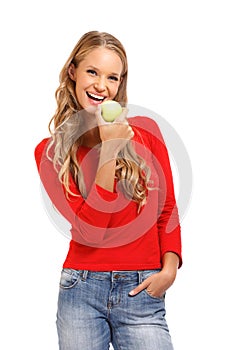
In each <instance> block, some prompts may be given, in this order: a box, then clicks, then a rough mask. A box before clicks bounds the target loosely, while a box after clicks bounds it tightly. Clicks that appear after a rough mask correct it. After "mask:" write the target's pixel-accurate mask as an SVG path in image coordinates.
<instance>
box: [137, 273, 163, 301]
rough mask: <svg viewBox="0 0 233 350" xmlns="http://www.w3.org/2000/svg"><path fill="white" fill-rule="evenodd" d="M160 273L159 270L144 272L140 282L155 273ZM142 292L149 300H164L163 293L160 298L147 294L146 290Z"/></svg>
mask: <svg viewBox="0 0 233 350" xmlns="http://www.w3.org/2000/svg"><path fill="white" fill-rule="evenodd" d="M160 271H161V269H156V270H147V271H144V272H143V277H142V280H143V281H145V279H147V278H148V277H150V276H151V275H153V274H155V273H158V272H160ZM143 292H144V293H145V294H146V295H147V296H149V297H150V298H152V299H155V300H158V301H162V300H164V298H165V293H164V294H163V295H161V296H155V295H152V294H150V293H149V292H148V290H147V289H144V290H143Z"/></svg>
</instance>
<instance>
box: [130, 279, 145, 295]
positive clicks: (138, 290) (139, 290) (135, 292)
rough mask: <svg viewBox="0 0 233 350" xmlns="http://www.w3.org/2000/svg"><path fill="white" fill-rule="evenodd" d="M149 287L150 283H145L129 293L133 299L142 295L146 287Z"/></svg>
mask: <svg viewBox="0 0 233 350" xmlns="http://www.w3.org/2000/svg"><path fill="white" fill-rule="evenodd" d="M147 286H148V282H146V281H144V282H142V283H141V284H139V285H138V286H137V287H136V288H134V289H133V290H131V291H130V292H129V295H130V296H131V297H133V296H134V295H136V294H138V293H140V292H141V291H142V290H143V289H146V287H147Z"/></svg>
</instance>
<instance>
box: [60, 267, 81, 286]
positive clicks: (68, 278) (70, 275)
mask: <svg viewBox="0 0 233 350" xmlns="http://www.w3.org/2000/svg"><path fill="white" fill-rule="evenodd" d="M79 281H80V275H79V274H78V271H73V270H72V269H62V272H61V278H60V288H62V289H70V288H73V287H74V286H76V285H77V284H78V282H79Z"/></svg>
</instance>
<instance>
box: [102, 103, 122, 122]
mask: <svg viewBox="0 0 233 350" xmlns="http://www.w3.org/2000/svg"><path fill="white" fill-rule="evenodd" d="M121 113H122V107H121V105H120V103H118V102H116V101H112V100H107V101H104V102H103V103H101V114H102V118H103V119H104V120H105V121H106V122H113V121H114V120H115V119H116V118H117V117H118V116H119V115H120V114H121Z"/></svg>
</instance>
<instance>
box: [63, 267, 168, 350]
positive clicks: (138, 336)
mask: <svg viewBox="0 0 233 350" xmlns="http://www.w3.org/2000/svg"><path fill="white" fill-rule="evenodd" d="M157 272H159V270H147V271H112V272H92V271H79V270H72V269H63V270H62V273H61V280H60V291H59V298H58V311H57V331H58V338H59V349H60V350H107V349H109V346H110V343H112V345H113V347H114V349H115V350H172V349H173V346H172V343H171V338H170V334H169V331H168V327H167V323H166V320H165V303H164V297H161V298H155V297H152V296H150V295H149V294H148V293H147V291H146V290H143V291H142V292H141V293H139V294H137V295H135V296H133V297H132V296H129V295H128V293H129V292H130V291H131V290H132V289H133V288H135V287H136V286H137V285H138V284H139V283H141V282H142V281H143V280H144V279H146V278H147V277H149V276H150V275H151V274H153V273H157Z"/></svg>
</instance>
